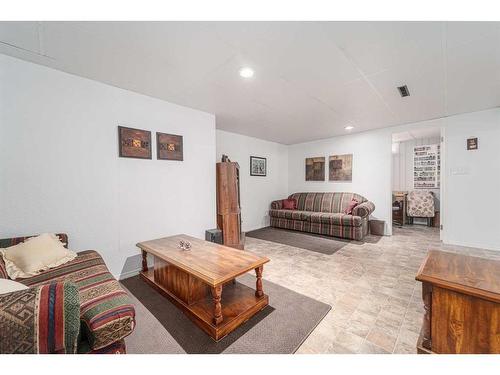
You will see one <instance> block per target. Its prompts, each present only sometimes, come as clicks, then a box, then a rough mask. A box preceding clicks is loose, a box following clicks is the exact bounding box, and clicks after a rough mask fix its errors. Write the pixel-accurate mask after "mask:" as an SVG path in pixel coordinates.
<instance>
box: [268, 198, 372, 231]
mask: <svg viewBox="0 0 500 375" xmlns="http://www.w3.org/2000/svg"><path fill="white" fill-rule="evenodd" d="M288 198H292V199H295V200H296V201H297V210H284V209H283V202H282V200H278V201H274V202H272V203H271V209H270V210H269V216H270V221H271V226H272V227H276V228H283V229H292V230H298V231H302V232H310V233H316V234H324V235H328V236H334V237H341V238H348V239H353V240H359V241H360V240H362V239H363V238H364V237H365V236H366V235H367V234H368V218H369V216H370V214H371V213H372V212H373V211H374V210H375V205H374V204H373V203H372V202H370V201H368V200H367V199H366V198H365V197H363V196H361V195H359V194H355V193H294V194H292V195H290V196H289V197H288ZM352 199H356V200H357V201H358V202H359V204H358V205H357V206H356V207H355V208H354V209H353V211H352V215H346V214H344V210H345V209H346V208H347V206H348V205H349V203H350V202H351V200H352Z"/></svg>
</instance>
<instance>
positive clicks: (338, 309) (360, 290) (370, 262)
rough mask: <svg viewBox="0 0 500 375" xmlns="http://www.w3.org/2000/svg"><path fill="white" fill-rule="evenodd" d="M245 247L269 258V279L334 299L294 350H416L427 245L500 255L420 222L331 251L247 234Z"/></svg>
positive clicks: (324, 299)
mask: <svg viewBox="0 0 500 375" xmlns="http://www.w3.org/2000/svg"><path fill="white" fill-rule="evenodd" d="M245 248H246V249H247V250H250V251H252V252H255V253H258V254H262V255H266V256H268V257H269V258H270V259H271V262H270V263H268V264H267V265H266V266H265V267H264V279H267V280H270V281H272V282H274V283H277V284H280V285H282V286H285V287H287V288H289V289H292V290H295V291H297V292H299V293H302V294H305V295H308V296H310V297H312V298H314V299H317V300H319V301H322V302H325V303H328V304H329V305H331V306H332V310H331V311H330V312H329V313H328V314H327V316H326V317H325V318H324V319H323V320H322V321H321V323H320V324H319V325H318V326H317V327H316V329H315V330H314V331H313V332H312V333H311V335H310V336H309V337H308V338H307V340H306V341H305V342H304V343H303V344H302V346H301V347H300V348H299V350H298V351H297V353H416V349H415V346H416V342H417V338H418V333H419V331H420V326H421V321H422V316H423V315H422V314H423V307H422V302H421V284H420V283H419V282H417V281H415V275H416V273H417V270H418V268H419V266H420V264H421V262H422V260H423V258H424V256H425V254H426V253H427V251H428V250H429V249H442V250H446V251H454V252H461V253H465V254H470V255H476V256H482V257H488V258H495V259H500V252H495V251H488V250H481V249H472V248H466V247H458V246H449V245H443V244H441V242H440V241H439V232H438V230H437V229H435V228H428V227H425V226H420V225H414V226H406V227H405V228H403V229H399V228H395V229H394V235H393V236H390V237H389V236H385V237H376V236H369V237H367V240H366V241H365V242H354V241H353V242H349V243H346V246H344V247H343V248H342V249H340V250H339V251H337V252H336V253H335V254H332V255H324V254H320V253H316V252H312V251H308V250H304V249H300V248H296V247H291V246H287V245H282V244H278V243H274V242H268V241H263V240H259V239H255V238H248V237H247V239H246V244H245ZM264 290H265V283H264Z"/></svg>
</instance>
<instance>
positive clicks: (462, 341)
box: [416, 251, 500, 354]
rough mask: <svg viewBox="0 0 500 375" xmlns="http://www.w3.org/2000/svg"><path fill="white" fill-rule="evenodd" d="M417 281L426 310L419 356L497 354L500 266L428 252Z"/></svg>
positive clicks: (419, 343)
mask: <svg viewBox="0 0 500 375" xmlns="http://www.w3.org/2000/svg"><path fill="white" fill-rule="evenodd" d="M416 279H417V280H419V281H421V282H422V297H423V301H424V309H425V313H424V319H423V324H422V330H421V333H420V338H419V341H418V344H417V351H418V353H444V354H452V353H457V354H487V353H497V354H498V353H500V261H496V260H489V259H483V258H478V257H472V256H466V255H461V254H454V253H448V252H444V251H430V252H429V254H428V255H427V257H426V259H425V260H424V262H423V263H422V266H421V267H420V270H419V272H418V274H417V277H416Z"/></svg>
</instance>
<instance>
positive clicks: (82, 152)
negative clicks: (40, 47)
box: [0, 55, 216, 276]
mask: <svg viewBox="0 0 500 375" xmlns="http://www.w3.org/2000/svg"><path fill="white" fill-rule="evenodd" d="M0 82H1V85H0V125H1V126H0V128H1V129H0V161H1V164H0V198H1V199H0V212H1V215H0V237H2V238H3V237H10V236H17V235H26V234H34V233H39V232H45V231H48V232H56V231H61V232H66V233H68V234H69V244H70V248H71V249H74V250H77V251H80V250H85V249H96V250H98V251H99V252H100V253H101V254H102V255H103V257H104V259H105V261H106V263H107V265H108V267H109V268H110V270H111V272H112V273H113V274H114V275H115V276H118V275H120V273H122V272H129V271H132V270H134V269H137V268H138V261H139V257H137V256H136V255H137V254H138V249H137V248H136V247H135V244H136V243H137V242H138V241H142V240H147V239H152V238H157V237H160V236H166V235H172V234H175V233H187V234H190V235H194V236H198V237H203V236H204V230H205V229H207V228H211V227H214V226H215V168H214V165H215V152H216V149H215V118H214V116H213V115H211V114H208V113H204V112H200V111H196V110H192V109H188V108H185V107H181V106H177V105H174V104H170V103H168V102H165V101H161V100H157V99H153V98H150V97H147V96H143V95H139V94H136V93H133V92H130V91H126V90H121V89H118V88H115V87H111V86H107V85H104V84H101V83H98V82H95V81H91V80H87V79H83V78H80V77H77V76H73V75H69V74H66V73H62V72H59V71H56V70H51V69H49V68H46V67H42V66H39V65H35V64H31V63H28V62H24V61H22V60H17V59H14V58H11V57H7V56H5V55H0ZM118 125H125V126H130V127H137V128H141V129H147V130H151V131H152V139H153V160H140V159H126V158H119V157H118V139H117V137H118V131H117V126H118ZM155 131H161V132H166V133H170V132H171V133H174V134H182V135H183V136H184V161H183V162H178V161H177V162H176V161H163V160H156V145H155V144H154V143H155V142H154V140H155V133H154V132H155Z"/></svg>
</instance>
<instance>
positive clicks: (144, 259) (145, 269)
mask: <svg viewBox="0 0 500 375" xmlns="http://www.w3.org/2000/svg"><path fill="white" fill-rule="evenodd" d="M141 252H142V272H148V258H147V255H148V253H146V252H145V251H144V250H141Z"/></svg>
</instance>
